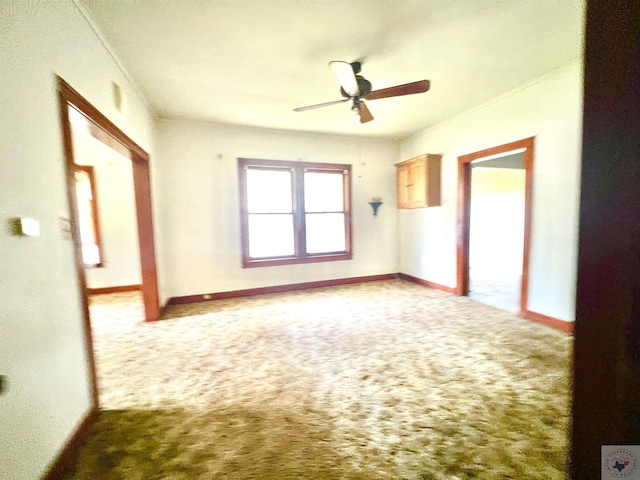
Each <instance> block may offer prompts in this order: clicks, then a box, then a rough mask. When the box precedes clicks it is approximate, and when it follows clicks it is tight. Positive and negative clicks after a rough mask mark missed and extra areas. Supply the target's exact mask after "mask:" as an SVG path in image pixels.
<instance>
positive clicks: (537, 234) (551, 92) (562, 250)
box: [398, 62, 582, 320]
mask: <svg viewBox="0 0 640 480" xmlns="http://www.w3.org/2000/svg"><path fill="white" fill-rule="evenodd" d="M581 132H582V63H580V62H576V63H574V64H572V65H569V66H567V67H565V68H563V69H560V70H558V71H556V72H554V73H552V74H550V75H548V76H546V77H544V78H541V79H539V80H538V81H536V82H532V83H530V84H528V85H526V86H523V87H522V88H520V89H517V90H516V91H513V92H510V93H509V94H507V95H504V96H502V97H500V98H497V99H495V100H493V101H491V102H489V103H487V104H484V105H482V106H479V107H477V108H475V109H472V110H470V111H467V112H465V113H462V114H460V115H458V116H456V117H453V118H451V119H449V120H447V121H445V122H443V123H441V124H439V125H436V126H434V127H432V128H429V129H427V130H425V131H423V132H420V133H418V134H417V135H414V136H413V137H411V138H409V139H406V140H405V141H403V142H402V145H401V158H403V159H406V158H411V157H414V156H416V155H419V154H422V153H437V154H442V155H443V159H442V185H443V188H442V206H441V207H435V208H427V209H418V210H403V211H401V212H400V215H399V222H398V229H399V240H398V244H399V245H400V249H399V268H400V271H401V272H403V273H407V274H409V275H414V276H416V277H419V278H423V279H425V280H429V281H432V282H436V283H439V284H442V285H447V286H450V287H453V286H455V283H456V225H457V194H458V191H457V157H458V156H460V155H465V154H468V153H473V152H477V151H480V150H484V149H487V148H490V147H495V146H498V145H503V144H505V143H509V142H512V141H515V140H520V139H523V138H527V137H535V158H534V173H533V176H534V180H533V182H534V185H533V212H532V215H533V218H532V235H531V258H530V268H529V303H528V308H529V310H532V311H534V312H537V313H541V314H544V315H548V316H551V317H556V318H559V319H562V320H573V319H574V310H575V284H576V258H577V233H578V204H579V177H580V154H581Z"/></svg>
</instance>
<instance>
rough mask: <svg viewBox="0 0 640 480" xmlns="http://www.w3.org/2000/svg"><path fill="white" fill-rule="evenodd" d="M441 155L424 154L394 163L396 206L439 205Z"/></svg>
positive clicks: (418, 206)
mask: <svg viewBox="0 0 640 480" xmlns="http://www.w3.org/2000/svg"><path fill="white" fill-rule="evenodd" d="M441 162H442V155H433V154H426V155H420V156H419V157H415V158H412V159H410V160H406V161H404V162H400V163H397V164H396V188H397V192H396V193H397V196H398V198H397V202H398V208H422V207H434V206H438V205H440V168H441Z"/></svg>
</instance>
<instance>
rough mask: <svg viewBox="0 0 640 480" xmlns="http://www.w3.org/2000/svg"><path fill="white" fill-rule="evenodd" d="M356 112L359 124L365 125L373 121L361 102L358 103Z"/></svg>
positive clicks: (365, 106)
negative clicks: (358, 115)
mask: <svg viewBox="0 0 640 480" xmlns="http://www.w3.org/2000/svg"><path fill="white" fill-rule="evenodd" d="M358 112H359V113H360V123H367V122H370V121H371V120H373V115H371V112H370V111H369V109H368V108H367V105H366V104H365V103H364V102H363V101H360V104H359V105H358Z"/></svg>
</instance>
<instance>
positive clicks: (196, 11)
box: [76, 0, 584, 138]
mask: <svg viewBox="0 0 640 480" xmlns="http://www.w3.org/2000/svg"><path fill="white" fill-rule="evenodd" d="M76 1H77V2H78V3H79V5H80V7H81V8H82V9H83V10H85V12H86V13H88V15H89V16H90V17H91V19H92V20H93V22H94V23H95V24H96V25H97V26H98V28H99V30H100V32H101V33H102V35H103V37H104V38H105V39H106V41H107V43H108V44H109V45H110V46H111V48H112V50H113V51H114V52H115V54H116V55H117V57H118V58H119V59H120V60H121V61H122V63H123V64H124V65H125V68H126V70H127V71H128V72H129V74H130V75H131V77H132V79H133V81H134V82H135V83H136V84H137V85H138V87H139V89H140V90H141V92H142V94H143V95H144V96H145V98H146V99H147V101H148V102H149V103H150V105H151V106H152V108H153V109H154V110H155V114H156V115H157V116H159V117H163V118H190V119H198V120H207V121H214V122H223V123H229V124H237V125H248V126H256V127H267V128H277V129H287V130H301V131H311V132H325V133H340V134H353V135H364V136H378V137H387V138H402V137H405V136H408V135H410V134H412V133H414V132H416V131H419V130H422V129H424V128H426V127H428V126H430V125H433V124H435V123H438V122H440V121H442V120H444V119H446V118H448V117H451V116H453V115H455V114H457V113H460V112H462V111H464V110H466V109H469V108H472V107H474V106H476V105H479V104H481V103H483V102H485V101H487V100H489V99H491V98H493V97H496V96H498V95H501V94H503V93H505V92H507V91H509V90H512V89H514V88H516V87H518V86H520V85H522V84H524V83H527V82H530V81H532V80H535V79H536V78H538V77H541V76H543V75H545V74H546V73H548V72H551V71H553V70H555V69H558V68H560V67H562V66H564V65H566V64H568V63H570V62H571V61H573V60H576V59H578V58H579V57H580V56H581V54H582V35H583V32H582V30H583V12H584V7H583V2H582V1H581V0H395V1H394V0H369V1H367V0H343V1H340V0H270V1H267V0H208V1H203V0H201V1H195V0H192V1H188V0H181V1H180V0H173V1H172V0H162V1H142V0H135V1H134V0H129V1H126V0H118V1H114V0H76ZM331 60H345V61H354V60H361V61H362V62H363V67H362V73H361V74H362V75H363V76H364V77H365V78H367V79H368V80H369V81H371V83H372V84H373V89H374V90H376V89H380V88H385V87H389V86H393V85H397V84H403V83H408V82H412V81H416V80H422V79H428V80H430V81H431V90H430V91H429V92H427V93H424V94H418V95H411V96H405V97H396V98H388V99H379V100H372V101H368V102H367V105H368V107H369V109H370V110H371V113H372V114H373V116H374V117H375V120H374V121H372V122H369V123H367V124H359V123H358V122H356V121H354V120H353V118H352V114H351V112H350V104H349V103H344V104H339V105H334V106H330V107H326V108H321V109H317V110H311V111H307V112H293V111H292V109H293V108H295V107H301V106H305V105H309V104H315V103H321V102H327V101H331V100H337V99H340V98H341V96H340V93H339V84H338V81H337V79H336V78H335V76H334V74H333V72H332V71H331V69H330V68H329V66H328V63H329V61H331Z"/></svg>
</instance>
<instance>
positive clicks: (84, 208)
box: [75, 170, 100, 266]
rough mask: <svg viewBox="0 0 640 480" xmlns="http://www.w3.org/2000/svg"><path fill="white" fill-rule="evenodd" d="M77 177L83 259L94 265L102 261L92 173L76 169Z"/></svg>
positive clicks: (89, 264) (88, 264) (84, 261)
mask: <svg viewBox="0 0 640 480" xmlns="http://www.w3.org/2000/svg"><path fill="white" fill-rule="evenodd" d="M75 179H76V201H77V207H78V224H79V225H80V241H81V242H82V261H83V263H84V264H85V265H86V266H94V265H98V264H99V263H100V247H99V245H98V226H97V225H96V224H95V221H94V219H95V212H94V208H95V204H94V203H93V202H94V194H93V190H92V184H91V175H90V174H89V172H87V171H86V170H76V171H75Z"/></svg>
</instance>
